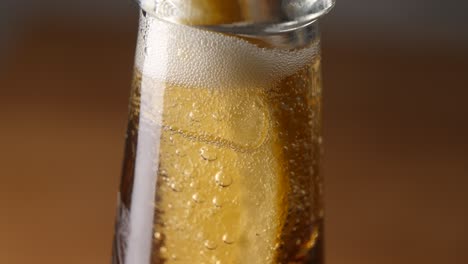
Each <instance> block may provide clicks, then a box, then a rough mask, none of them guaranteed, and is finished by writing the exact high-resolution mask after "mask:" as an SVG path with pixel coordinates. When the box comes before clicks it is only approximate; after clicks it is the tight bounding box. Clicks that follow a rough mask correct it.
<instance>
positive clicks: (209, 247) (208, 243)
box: [203, 240, 218, 250]
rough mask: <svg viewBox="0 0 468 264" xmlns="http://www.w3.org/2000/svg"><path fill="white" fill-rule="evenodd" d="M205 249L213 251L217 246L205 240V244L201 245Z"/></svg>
mask: <svg viewBox="0 0 468 264" xmlns="http://www.w3.org/2000/svg"><path fill="white" fill-rule="evenodd" d="M203 245H204V246H205V248H206V249H209V250H215V249H216V247H217V246H218V245H216V243H215V242H214V241H212V240H205V243H203Z"/></svg>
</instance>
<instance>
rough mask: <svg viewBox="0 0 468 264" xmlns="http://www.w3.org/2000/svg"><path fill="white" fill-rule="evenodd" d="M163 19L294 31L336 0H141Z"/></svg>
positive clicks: (229, 28) (231, 29)
mask: <svg viewBox="0 0 468 264" xmlns="http://www.w3.org/2000/svg"><path fill="white" fill-rule="evenodd" d="M138 2H139V4H140V7H141V8H142V9H143V10H144V11H145V12H147V13H149V14H150V15H153V16H156V17H158V18H160V19H163V20H166V21H169V22H173V23H177V24H185V25H190V26H196V27H201V28H206V29H209V30H215V31H218V32H228V33H234V34H242V35H270V34H278V33H284V32H290V31H294V30H296V29H298V28H301V27H304V26H306V25H308V24H311V23H313V22H314V21H316V20H317V19H318V18H320V17H321V16H323V15H324V14H326V13H328V12H329V11H330V10H331V9H332V8H333V6H334V4H335V0H237V1H226V0H138Z"/></svg>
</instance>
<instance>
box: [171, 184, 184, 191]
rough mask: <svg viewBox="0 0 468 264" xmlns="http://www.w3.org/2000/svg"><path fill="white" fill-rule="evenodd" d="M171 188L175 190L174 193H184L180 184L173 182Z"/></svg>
mask: <svg viewBox="0 0 468 264" xmlns="http://www.w3.org/2000/svg"><path fill="white" fill-rule="evenodd" d="M169 187H170V188H171V190H173V191H174V192H181V191H182V188H181V186H180V185H179V184H177V183H175V182H172V183H171V184H169Z"/></svg>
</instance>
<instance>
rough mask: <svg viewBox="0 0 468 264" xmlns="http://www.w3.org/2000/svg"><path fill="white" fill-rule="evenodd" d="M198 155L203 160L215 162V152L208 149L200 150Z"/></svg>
mask: <svg viewBox="0 0 468 264" xmlns="http://www.w3.org/2000/svg"><path fill="white" fill-rule="evenodd" d="M200 155H201V157H202V158H203V159H204V160H208V161H213V160H216V158H217V156H216V152H215V151H213V150H211V149H209V148H208V147H202V148H200Z"/></svg>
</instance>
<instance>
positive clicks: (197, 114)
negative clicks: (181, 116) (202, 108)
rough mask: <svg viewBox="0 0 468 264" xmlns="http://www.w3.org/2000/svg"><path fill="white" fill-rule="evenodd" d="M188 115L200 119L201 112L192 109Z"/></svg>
mask: <svg viewBox="0 0 468 264" xmlns="http://www.w3.org/2000/svg"><path fill="white" fill-rule="evenodd" d="M188 116H189V118H190V120H192V121H200V114H199V113H198V112H197V111H191V112H190V113H189V114H188Z"/></svg>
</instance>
